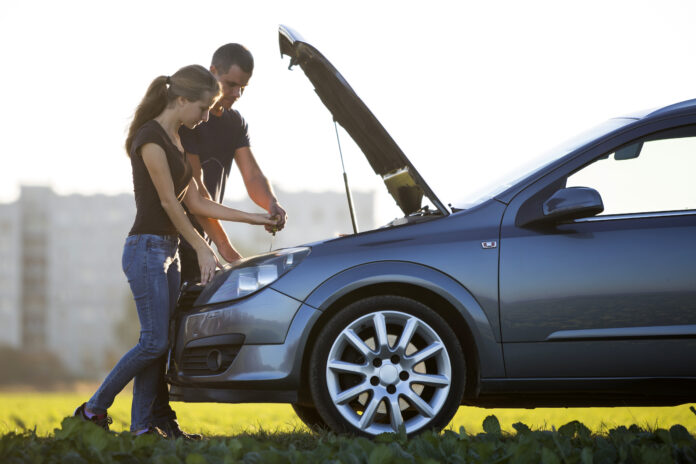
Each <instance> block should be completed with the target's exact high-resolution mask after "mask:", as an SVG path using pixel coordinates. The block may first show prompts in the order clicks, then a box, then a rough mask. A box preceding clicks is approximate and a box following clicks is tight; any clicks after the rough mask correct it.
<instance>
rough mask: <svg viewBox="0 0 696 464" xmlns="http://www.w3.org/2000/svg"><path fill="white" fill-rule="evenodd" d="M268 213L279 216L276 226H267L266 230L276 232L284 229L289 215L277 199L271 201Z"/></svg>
mask: <svg viewBox="0 0 696 464" xmlns="http://www.w3.org/2000/svg"><path fill="white" fill-rule="evenodd" d="M268 214H270V215H271V217H276V218H278V222H277V223H276V225H274V226H265V227H266V232H270V233H276V232H278V231H279V230H283V227H285V222H286V221H287V220H288V215H287V213H286V212H285V210H284V209H283V207H282V206H280V204H279V203H278V201H277V200H276V201H273V202H271V205H270V206H269V208H268Z"/></svg>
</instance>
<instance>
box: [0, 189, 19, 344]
mask: <svg viewBox="0 0 696 464" xmlns="http://www.w3.org/2000/svg"><path fill="white" fill-rule="evenodd" d="M19 228H20V224H19V205H18V204H17V203H12V204H4V205H3V204H0V344H1V345H9V346H11V347H13V348H19V346H20V345H21V338H20V327H21V325H20V317H21V314H20V312H19V299H20V294H19V291H20V288H21V286H20V284H19V282H20V280H21V276H20V272H21V267H20V242H19Z"/></svg>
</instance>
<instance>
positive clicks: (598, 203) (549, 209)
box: [543, 187, 604, 221]
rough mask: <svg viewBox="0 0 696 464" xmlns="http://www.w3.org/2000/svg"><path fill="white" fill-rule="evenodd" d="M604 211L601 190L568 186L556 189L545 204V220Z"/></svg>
mask: <svg viewBox="0 0 696 464" xmlns="http://www.w3.org/2000/svg"><path fill="white" fill-rule="evenodd" d="M602 211H604V203H602V197H601V196H600V195H599V192H598V191H596V190H595V189H592V188H589V187H568V188H564V189H561V190H558V191H556V193H554V194H553V195H552V196H551V198H549V199H548V200H546V201H545V202H544V205H543V212H544V217H543V220H551V221H566V220H571V219H579V218H584V217H590V216H594V215H596V214H599V213H601V212H602Z"/></svg>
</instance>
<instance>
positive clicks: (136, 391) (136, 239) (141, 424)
mask: <svg viewBox="0 0 696 464" xmlns="http://www.w3.org/2000/svg"><path fill="white" fill-rule="evenodd" d="M178 244H179V239H178V237H177V236H176V235H150V234H141V235H131V236H129V237H128V238H127V239H126V244H125V246H124V247H123V272H124V273H125V274H126V277H127V278H128V283H129V284H130V288H131V291H132V292H133V298H134V299H135V306H136V308H137V310H138V318H139V319H140V340H139V341H138V344H137V345H135V346H134V347H133V348H131V349H130V351H128V352H127V353H126V354H125V355H124V356H123V357H122V358H121V359H120V360H119V361H118V363H117V364H116V366H114V368H113V369H112V370H111V372H109V374H108V375H107V376H106V379H104V382H103V383H102V384H101V386H100V387H99V389H98V390H97V392H96V393H95V394H94V396H92V398H91V399H90V400H89V401H88V402H87V408H89V409H90V410H91V411H92V412H94V413H96V414H103V413H105V412H106V410H107V409H108V408H109V406H111V405H112V404H113V402H114V398H115V397H116V395H117V394H118V393H120V392H121V390H123V388H124V387H125V386H126V384H128V382H130V380H131V379H133V378H135V380H134V382H133V404H132V406H131V430H132V431H136V430H141V429H144V428H146V427H147V426H148V425H149V424H150V423H152V422H153V421H154V420H155V417H154V415H155V410H158V411H161V410H162V409H169V404H168V394H167V392H166V383H165V381H164V374H165V368H166V366H165V363H166V356H167V350H168V348H169V340H168V338H169V320H170V318H171V317H172V315H173V314H174V308H175V306H176V301H177V298H178V296H179V286H180V281H181V270H180V264H179V255H178V253H177V250H178ZM163 388H164V391H162V389H163ZM169 410H170V411H171V409H169Z"/></svg>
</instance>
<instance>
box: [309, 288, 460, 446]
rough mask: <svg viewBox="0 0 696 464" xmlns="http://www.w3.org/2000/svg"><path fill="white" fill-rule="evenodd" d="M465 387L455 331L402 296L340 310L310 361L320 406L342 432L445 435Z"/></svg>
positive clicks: (314, 394) (321, 412)
mask: <svg viewBox="0 0 696 464" xmlns="http://www.w3.org/2000/svg"><path fill="white" fill-rule="evenodd" d="M465 384H466V364H465V361H464V353H463V351H462V348H461V345H460V344H459V340H458V339H457V336H456V335H455V333H454V331H453V330H452V328H451V327H450V326H449V325H448V324H447V322H445V320H444V319H443V318H442V317H441V316H440V315H439V314H437V313H436V312H435V311H434V310H432V309H431V308H429V307H427V306H425V305H423V304H421V303H419V302H417V301H414V300H411V299H409V298H404V297H400V296H392V295H388V296H374V297H370V298H366V299H363V300H359V301H356V302H354V303H352V304H350V305H348V306H346V307H345V308H343V309H341V310H340V311H339V312H338V313H336V314H335V315H334V316H333V318H332V319H331V320H330V321H329V322H328V323H327V324H326V326H324V327H323V328H322V330H321V332H320V333H319V336H318V337H317V340H316V343H315V345H314V347H313V349H312V354H311V358H310V371H309V386H310V391H311V394H312V399H313V402H314V404H315V406H316V408H317V412H318V413H319V416H320V417H321V418H322V419H323V420H324V422H325V423H326V424H327V425H328V426H329V427H330V428H331V429H332V430H334V431H335V432H337V433H344V432H345V433H352V434H355V435H362V436H366V437H374V436H375V435H378V434H380V433H383V432H398V431H399V430H400V429H402V428H403V429H404V431H405V432H406V434H407V435H409V436H411V435H414V434H417V433H419V432H422V431H424V430H433V429H434V430H437V431H439V430H441V429H442V428H444V427H445V426H446V425H447V424H448V423H449V422H450V420H452V417H453V416H454V414H455V413H456V412H457V408H458V407H459V404H460V402H461V399H462V396H463V394H464V386H465Z"/></svg>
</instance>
